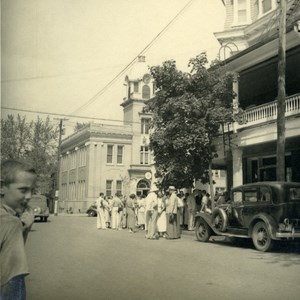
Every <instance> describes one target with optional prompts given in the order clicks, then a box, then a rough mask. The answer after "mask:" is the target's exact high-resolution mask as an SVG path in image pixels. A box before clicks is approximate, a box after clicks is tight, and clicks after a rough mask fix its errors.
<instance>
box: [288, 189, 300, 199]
mask: <svg viewBox="0 0 300 300" xmlns="http://www.w3.org/2000/svg"><path fill="white" fill-rule="evenodd" d="M290 199H291V200H294V201H300V188H298V187H292V188H290Z"/></svg>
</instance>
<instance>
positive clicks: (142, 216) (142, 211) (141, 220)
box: [137, 195, 146, 230]
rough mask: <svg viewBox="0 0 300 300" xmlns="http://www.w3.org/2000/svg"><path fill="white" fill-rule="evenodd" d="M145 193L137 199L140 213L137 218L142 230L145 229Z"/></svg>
mask: <svg viewBox="0 0 300 300" xmlns="http://www.w3.org/2000/svg"><path fill="white" fill-rule="evenodd" d="M145 198H146V197H145V195H142V196H141V199H139V200H138V201H137V205H138V214H137V219H138V226H139V228H141V229H142V230H144V229H145V206H146V203H145Z"/></svg>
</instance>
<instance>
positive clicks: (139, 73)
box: [125, 55, 149, 81]
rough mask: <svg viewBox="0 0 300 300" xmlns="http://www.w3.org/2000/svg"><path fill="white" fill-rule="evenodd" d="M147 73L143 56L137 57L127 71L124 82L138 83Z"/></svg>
mask: <svg viewBox="0 0 300 300" xmlns="http://www.w3.org/2000/svg"><path fill="white" fill-rule="evenodd" d="M146 73H149V69H148V66H147V64H146V59H145V56H142V55H141V56H139V57H138V60H137V62H135V63H134V65H133V66H132V67H131V69H129V71H128V73H127V75H126V78H125V80H126V81H139V80H142V78H143V76H144V74H146Z"/></svg>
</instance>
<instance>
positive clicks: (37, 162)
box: [1, 115, 58, 192]
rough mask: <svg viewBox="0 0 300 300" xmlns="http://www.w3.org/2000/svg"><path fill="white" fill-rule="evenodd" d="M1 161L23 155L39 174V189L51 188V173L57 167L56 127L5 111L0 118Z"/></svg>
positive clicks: (45, 121)
mask: <svg viewBox="0 0 300 300" xmlns="http://www.w3.org/2000/svg"><path fill="white" fill-rule="evenodd" d="M1 134H2V136H1V161H3V160H7V159H17V158H22V159H25V160H27V161H29V162H31V163H32V165H33V166H34V167H35V169H36V171H37V174H38V179H39V180H38V181H39V184H40V189H41V192H49V190H50V189H51V185H52V182H51V175H52V174H53V173H55V172H56V169H57V143H58V128H57V126H53V125H52V124H51V123H50V119H49V117H47V118H46V120H43V119H41V118H40V117H37V119H36V120H35V121H31V122H28V121H26V117H25V116H20V115H18V116H17V117H14V116H13V115H8V116H7V118H6V119H1Z"/></svg>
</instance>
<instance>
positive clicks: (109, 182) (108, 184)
mask: <svg viewBox="0 0 300 300" xmlns="http://www.w3.org/2000/svg"><path fill="white" fill-rule="evenodd" d="M112 185H113V181H112V180H106V196H111V195H112Z"/></svg>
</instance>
